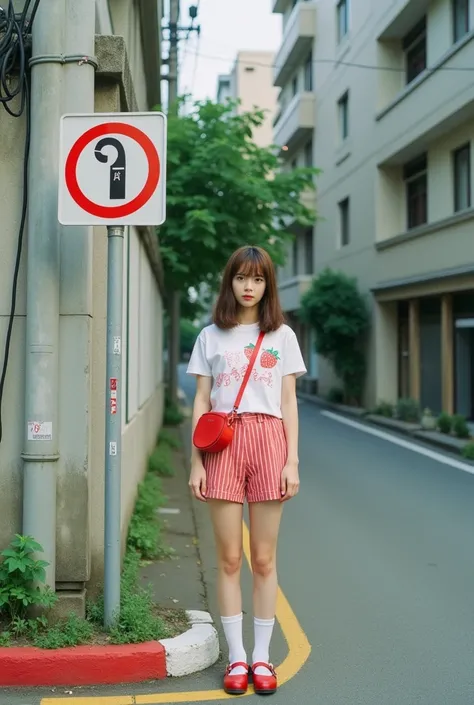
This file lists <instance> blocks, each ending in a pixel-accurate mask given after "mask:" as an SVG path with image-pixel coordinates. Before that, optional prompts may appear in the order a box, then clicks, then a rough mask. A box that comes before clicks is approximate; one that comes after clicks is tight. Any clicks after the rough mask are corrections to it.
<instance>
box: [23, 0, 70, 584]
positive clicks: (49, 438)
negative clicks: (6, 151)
mask: <svg viewBox="0 0 474 705" xmlns="http://www.w3.org/2000/svg"><path fill="white" fill-rule="evenodd" d="M64 10H65V0H47V2H40V4H39V8H38V12H37V15H36V19H35V22H34V25H33V52H32V62H31V66H32V69H31V70H32V79H31V116H32V117H31V152H30V168H29V182H28V183H29V209H28V231H27V238H28V262H27V301H26V370H25V377H26V399H25V429H24V433H25V443H24V452H23V454H22V458H23V460H24V478H23V533H25V534H29V535H31V536H33V537H34V538H35V539H36V541H38V542H39V543H40V544H41V545H42V547H43V549H44V554H43V555H42V556H40V557H41V558H42V559H44V560H46V561H48V563H49V566H48V567H47V569H46V584H47V585H48V586H49V587H51V588H52V589H53V590H54V589H55V577H56V473H57V465H58V459H59V441H58V439H59V428H58V425H59V418H58V416H59V415H58V380H59V374H58V371H59V356H58V344H59V275H60V264H59V262H60V258H59V231H60V226H59V223H58V205H57V203H58V197H57V193H58V163H59V156H58V155H59V129H58V126H59V119H60V115H61V93H62V66H61V63H60V62H59V61H58V60H57V58H55V57H58V56H60V55H61V54H62V49H63V47H62V42H63V37H64V19H65V17H64Z"/></svg>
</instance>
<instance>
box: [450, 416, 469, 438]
mask: <svg viewBox="0 0 474 705" xmlns="http://www.w3.org/2000/svg"><path fill="white" fill-rule="evenodd" d="M453 431H454V433H455V434H456V436H457V437H458V438H469V437H470V435H471V432H470V430H469V426H468V425H467V420H466V417H465V416H462V415H461V414H456V415H455V416H453Z"/></svg>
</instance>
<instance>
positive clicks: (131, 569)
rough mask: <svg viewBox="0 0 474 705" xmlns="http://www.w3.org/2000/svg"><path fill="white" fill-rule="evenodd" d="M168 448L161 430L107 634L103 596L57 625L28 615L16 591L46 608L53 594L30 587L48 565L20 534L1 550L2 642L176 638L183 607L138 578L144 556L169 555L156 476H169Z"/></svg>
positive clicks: (46, 644)
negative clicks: (163, 602)
mask: <svg viewBox="0 0 474 705" xmlns="http://www.w3.org/2000/svg"><path fill="white" fill-rule="evenodd" d="M172 448H173V441H172V442H171V443H170V442H168V441H167V435H166V434H165V439H164V440H163V438H162V439H161V443H160V445H159V446H158V447H157V448H156V449H155V451H154V453H152V455H151V456H150V460H149V467H148V473H147V475H146V476H145V478H144V480H143V482H141V483H140V485H139V487H138V492H137V499H136V502H135V509H134V512H133V515H132V518H131V521H130V525H129V531H128V537H127V552H126V555H125V559H124V565H123V570H122V576H121V596H120V618H119V620H118V623H117V624H116V625H115V626H114V627H113V629H112V630H111V631H110V633H104V631H103V621H104V597H103V594H101V595H100V596H99V598H98V599H97V600H96V601H95V602H90V603H88V604H87V614H86V619H81V618H80V617H78V616H77V615H75V614H71V615H69V617H68V618H67V619H64V620H61V621H59V622H57V623H56V624H48V621H47V619H46V618H45V617H39V618H36V619H28V618H27V615H26V608H25V609H22V608H21V605H20V602H21V600H20V602H19V599H20V597H21V595H20V593H19V592H18V591H19V590H20V591H21V590H22V591H23V592H22V595H23V593H24V594H25V595H26V596H28V599H29V603H28V604H37V605H43V606H44V605H47V606H50V603H51V604H52V603H53V602H54V601H56V596H54V595H51V594H50V593H49V592H48V590H47V589H45V588H40V589H39V592H37V591H36V590H35V589H34V588H33V587H31V583H32V580H33V579H35V580H38V578H39V579H40V582H42V580H41V578H44V568H45V567H46V566H47V563H45V562H41V561H39V562H38V561H33V559H32V558H31V557H30V556H31V554H32V552H33V551H37V552H38V550H39V549H41V551H42V548H41V547H40V546H38V544H36V543H35V542H34V541H33V539H32V538H31V537H20V536H18V537H16V539H15V541H14V542H12V544H11V546H10V547H9V549H7V550H6V551H5V552H3V559H4V561H3V563H2V564H1V565H0V572H2V577H3V581H2V584H0V646H31V645H34V646H36V647H38V648H42V649H60V648H64V647H68V646H79V645H83V644H99V645H100V644H138V643H143V642H145V641H154V640H158V639H164V638H170V637H173V636H177V635H178V634H181V633H182V632H184V631H186V629H188V628H189V623H188V619H187V617H186V613H185V611H184V610H182V609H166V608H163V607H160V606H159V605H156V604H155V603H154V602H153V598H152V593H151V590H150V589H146V588H144V587H142V585H141V584H140V576H139V568H140V564H141V562H142V561H143V560H147V561H148V560H154V559H157V558H162V557H165V556H168V555H170V554H171V553H172V550H171V549H170V548H168V547H167V546H166V545H165V544H164V542H163V535H162V524H161V522H160V519H159V516H158V509H159V507H162V506H164V505H165V504H166V498H165V496H164V494H163V487H162V483H161V479H160V477H159V475H160V474H161V475H166V476H170V475H171V474H172V471H173V463H172ZM18 561H20V562H21V565H20V563H19V562H18ZM28 571H29V572H28ZM22 599H23V598H22ZM24 599H26V597H25V598H24Z"/></svg>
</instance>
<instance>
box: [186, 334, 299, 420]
mask: <svg viewBox="0 0 474 705" xmlns="http://www.w3.org/2000/svg"><path fill="white" fill-rule="evenodd" d="M258 334H259V326H258V324H253V325H239V326H237V327H236V328H233V329H231V330H221V329H219V328H217V326H215V325H211V326H207V327H206V328H204V329H203V330H202V331H201V333H200V334H199V337H198V339H197V341H196V343H195V346H194V349H193V353H192V355H191V359H190V361H189V365H188V369H187V373H188V374H191V375H202V376H205V377H212V378H213V384H212V389H211V405H212V409H213V410H214V411H223V412H227V413H228V412H230V411H231V410H232V408H233V406H234V402H235V398H236V396H237V393H238V391H239V388H240V385H241V383H242V380H243V378H244V375H245V372H246V370H247V368H248V364H249V361H250V358H251V357H252V353H253V351H254V348H255V343H256V341H257V338H258ZM305 372H306V367H305V364H304V361H303V357H302V355H301V351H300V348H299V345H298V341H297V338H296V335H295V333H294V332H293V330H292V329H291V328H290V327H289V326H286V325H283V326H281V328H279V329H278V330H277V331H274V332H272V333H267V334H266V335H265V337H264V339H263V342H262V347H261V350H260V352H259V355H258V357H257V359H256V361H255V364H254V367H253V369H252V373H251V375H250V379H249V383H248V385H247V388H246V389H245V392H244V396H243V399H242V402H241V405H240V407H239V413H245V412H247V413H261V414H269V415H271V416H277V417H279V418H281V387H282V379H283V377H284V376H285V375H288V374H294V375H296V376H297V377H299V376H301V375H303V374H305Z"/></svg>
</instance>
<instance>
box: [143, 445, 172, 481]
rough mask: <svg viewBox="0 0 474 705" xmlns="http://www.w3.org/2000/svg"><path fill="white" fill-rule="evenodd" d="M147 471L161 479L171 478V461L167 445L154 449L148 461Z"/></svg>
mask: <svg viewBox="0 0 474 705" xmlns="http://www.w3.org/2000/svg"><path fill="white" fill-rule="evenodd" d="M148 470H149V472H151V473H155V474H156V475H161V477H173V475H174V467H173V460H172V458H171V452H170V447H169V446H168V445H164V444H161V445H159V446H157V447H156V448H155V450H154V451H153V453H152V454H151V455H150V457H149V459H148Z"/></svg>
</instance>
